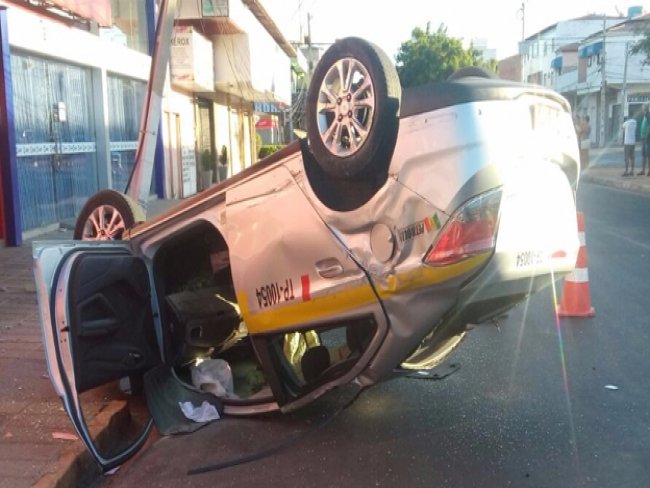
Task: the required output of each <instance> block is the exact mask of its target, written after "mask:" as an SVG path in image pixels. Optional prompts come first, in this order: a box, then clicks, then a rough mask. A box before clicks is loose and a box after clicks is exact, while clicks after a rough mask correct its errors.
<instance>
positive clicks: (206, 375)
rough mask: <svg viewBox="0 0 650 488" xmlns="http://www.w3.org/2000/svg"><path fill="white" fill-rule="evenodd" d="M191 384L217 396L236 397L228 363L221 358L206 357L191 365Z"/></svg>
mask: <svg viewBox="0 0 650 488" xmlns="http://www.w3.org/2000/svg"><path fill="white" fill-rule="evenodd" d="M192 384H193V385H194V386H195V387H197V388H198V389H200V390H202V391H207V392H208V393H212V394H213V395H214V396H217V397H222V398H223V397H228V398H237V395H235V389H234V387H233V380H232V371H231V369H230V365H229V364H228V363H227V362H226V361H224V360H223V359H208V360H205V361H202V362H201V363H199V364H198V365H196V366H192Z"/></svg>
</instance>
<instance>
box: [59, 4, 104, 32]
mask: <svg viewBox="0 0 650 488" xmlns="http://www.w3.org/2000/svg"><path fill="white" fill-rule="evenodd" d="M52 3H53V4H55V5H57V6H58V7H61V8H62V9H64V10H68V11H70V12H72V13H74V14H75V15H78V16H79V17H83V18H84V19H90V20H94V21H95V22H97V23H98V24H99V25H101V26H102V27H111V26H112V25H113V19H112V16H111V0H52Z"/></svg>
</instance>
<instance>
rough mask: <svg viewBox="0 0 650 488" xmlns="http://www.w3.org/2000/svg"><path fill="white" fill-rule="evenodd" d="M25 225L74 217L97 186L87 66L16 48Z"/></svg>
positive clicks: (14, 72) (13, 58) (15, 84)
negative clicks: (34, 54) (66, 62)
mask: <svg viewBox="0 0 650 488" xmlns="http://www.w3.org/2000/svg"><path fill="white" fill-rule="evenodd" d="M11 68H12V75H13V91H14V111H15V114H14V124H15V130H16V156H17V166H18V183H19V194H20V207H21V216H22V222H23V230H29V229H34V228H38V227H42V226H45V225H49V224H56V223H58V222H60V221H62V220H65V219H74V218H75V216H76V215H77V213H78V212H79V210H80V209H81V207H82V205H83V204H84V203H85V201H86V199H87V198H88V197H89V196H90V195H92V194H93V193H95V192H96V191H97V189H98V184H97V158H96V144H95V125H94V117H93V111H92V105H91V103H90V100H91V73H90V70H89V69H86V68H82V67H79V66H73V65H70V64H65V63H61V62H58V61H54V60H50V59H44V58H41V57H37V56H32V55H28V54H19V53H12V55H11Z"/></svg>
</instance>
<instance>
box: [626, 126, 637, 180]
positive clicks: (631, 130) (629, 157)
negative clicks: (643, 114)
mask: <svg viewBox="0 0 650 488" xmlns="http://www.w3.org/2000/svg"><path fill="white" fill-rule="evenodd" d="M635 144H636V120H634V118H632V117H629V118H628V117H625V122H623V147H624V151H625V173H623V176H634V145H635Z"/></svg>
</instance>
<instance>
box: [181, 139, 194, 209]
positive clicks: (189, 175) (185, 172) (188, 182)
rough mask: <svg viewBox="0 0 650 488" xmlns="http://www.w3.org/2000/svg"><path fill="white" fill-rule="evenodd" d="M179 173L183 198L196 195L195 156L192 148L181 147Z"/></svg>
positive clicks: (187, 146)
mask: <svg viewBox="0 0 650 488" xmlns="http://www.w3.org/2000/svg"><path fill="white" fill-rule="evenodd" d="M181 171H182V176H183V196H184V197H187V196H189V195H193V194H194V193H196V154H195V152H194V146H189V145H183V146H182V149H181Z"/></svg>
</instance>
